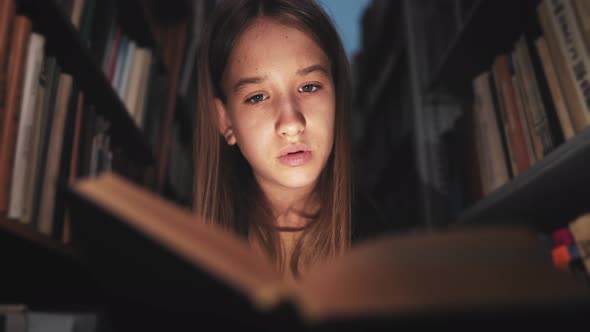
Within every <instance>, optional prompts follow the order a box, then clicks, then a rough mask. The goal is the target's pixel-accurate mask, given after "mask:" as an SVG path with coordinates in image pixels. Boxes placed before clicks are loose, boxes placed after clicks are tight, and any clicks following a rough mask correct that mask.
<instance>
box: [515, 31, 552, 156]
mask: <svg viewBox="0 0 590 332" xmlns="http://www.w3.org/2000/svg"><path fill="white" fill-rule="evenodd" d="M516 52H517V54H518V59H519V62H520V69H521V70H522V73H523V76H522V78H523V80H522V83H523V88H524V92H525V95H526V98H527V100H528V102H529V111H530V114H529V115H530V119H531V120H532V121H531V123H530V124H531V127H530V129H531V131H532V132H533V133H534V134H535V135H534V136H535V137H536V138H537V143H536V147H537V150H539V151H538V159H541V158H543V157H544V156H546V155H547V154H548V153H550V152H551V151H553V149H554V148H555V139H554V138H553V134H552V133H551V128H550V126H549V119H548V116H547V110H546V107H545V105H544V104H543V100H542V98H541V94H540V92H539V82H540V81H541V79H542V78H541V77H537V75H536V74H535V71H534V69H533V60H532V57H531V54H530V53H529V47H528V45H527V41H526V39H525V38H524V36H523V37H522V38H520V40H519V42H518V43H517V45H516Z"/></svg>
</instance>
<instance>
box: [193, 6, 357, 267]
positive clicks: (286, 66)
mask: <svg viewBox="0 0 590 332" xmlns="http://www.w3.org/2000/svg"><path fill="white" fill-rule="evenodd" d="M198 71H199V72H198V75H199V82H198V84H199V85H198V89H199V101H198V107H199V108H198V115H197V126H196V134H195V137H196V144H195V167H196V170H195V171H196V173H195V192H194V194H195V195H194V196H195V201H194V210H195V212H196V213H197V214H198V215H199V216H202V217H204V218H205V220H212V221H215V222H217V223H219V224H221V225H222V226H224V227H226V228H228V229H230V230H233V231H235V232H237V233H239V234H242V235H243V236H244V237H246V238H247V239H248V241H249V242H250V243H251V244H252V246H253V247H254V248H256V249H257V250H259V251H260V252H261V253H263V254H266V255H268V256H270V258H271V259H272V260H273V261H274V262H275V263H276V266H277V269H279V270H280V271H283V272H284V273H285V274H286V276H287V277H297V276H298V275H299V274H300V273H302V272H304V271H305V270H306V269H308V268H309V267H310V266H311V265H313V264H314V263H317V262H319V261H322V260H326V259H330V258H333V257H335V256H338V255H340V254H342V253H343V252H344V251H345V250H346V249H347V248H348V247H349V246H350V241H351V240H350V238H351V235H350V233H351V222H350V219H351V217H350V216H351V169H350V167H351V166H350V140H349V134H350V128H349V126H350V114H349V111H350V106H349V77H348V63H347V59H346V56H345V53H344V50H343V47H342V44H341V42H340V38H339V36H338V34H337V32H336V30H335V29H334V27H333V25H332V24H331V22H330V20H329V19H328V17H327V16H326V14H325V13H324V12H323V10H322V9H321V8H320V7H319V6H318V5H317V4H316V3H314V2H313V0H235V1H234V0H232V1H225V2H223V3H222V4H220V5H218V7H217V8H216V10H215V11H214V13H213V15H212V17H210V21H209V27H208V31H207V32H206V34H205V36H204V38H203V40H202V45H201V48H200V55H199V67H198Z"/></svg>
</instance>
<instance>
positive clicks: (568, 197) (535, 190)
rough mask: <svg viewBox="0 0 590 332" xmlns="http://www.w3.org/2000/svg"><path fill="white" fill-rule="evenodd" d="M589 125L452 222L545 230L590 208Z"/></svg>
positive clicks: (560, 224)
mask: <svg viewBox="0 0 590 332" xmlns="http://www.w3.org/2000/svg"><path fill="white" fill-rule="evenodd" d="M588 155H590V128H587V129H585V130H584V131H582V132H580V133H579V134H577V135H576V136H575V137H573V138H572V139H570V140H569V141H566V142H565V143H563V144H562V145H560V146H559V147H558V148H557V149H556V150H554V151H553V152H551V153H550V154H549V155H547V156H546V157H545V158H543V159H542V160H540V161H538V162H537V163H536V164H535V165H533V166H532V167H531V168H529V169H528V170H527V171H526V172H524V173H523V174H521V175H519V176H517V177H515V178H513V179H512V180H510V181H509V182H508V183H506V184H504V185H503V186H502V187H500V188H498V189H497V190H495V191H494V192H492V193H490V194H488V195H487V196H486V197H484V198H483V199H482V200H481V201H479V202H478V203H476V204H475V205H474V206H472V207H470V208H468V209H466V210H465V211H464V212H463V213H461V215H460V216H459V218H458V220H457V221H456V223H455V224H453V225H455V226H456V225H464V224H478V223H499V222H502V223H526V224H532V225H534V226H535V227H537V228H538V229H539V230H542V231H551V230H554V229H556V228H558V227H560V226H563V225H566V224H567V223H568V222H569V221H571V220H572V219H573V218H575V217H576V216H577V215H579V214H581V213H582V212H586V211H590V204H589V203H588V197H590V172H588V169H589V168H590V159H589V158H588Z"/></svg>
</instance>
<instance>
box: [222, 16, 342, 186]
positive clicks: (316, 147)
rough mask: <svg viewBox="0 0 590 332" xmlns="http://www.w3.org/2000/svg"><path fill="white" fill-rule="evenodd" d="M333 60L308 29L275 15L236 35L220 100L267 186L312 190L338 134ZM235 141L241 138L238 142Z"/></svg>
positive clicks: (225, 123)
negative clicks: (237, 37) (222, 96)
mask: <svg viewBox="0 0 590 332" xmlns="http://www.w3.org/2000/svg"><path fill="white" fill-rule="evenodd" d="M330 68H331V66H330V61H329V59H328V57H327V56H326V54H325V53H324V52H323V51H322V50H321V49H320V47H319V46H318V45H317V44H316V43H315V42H314V41H313V40H312V39H311V38H310V37H309V36H308V35H307V34H306V33H304V32H303V31H301V30H298V29H296V28H294V27H290V26H287V25H284V24H281V23H279V22H277V21H275V20H272V19H269V18H260V19H257V20H256V21H255V22H253V23H252V24H251V25H250V26H249V28H247V29H246V30H245V31H244V32H243V34H242V35H241V37H240V38H239V39H238V41H237V43H236V45H235V46H234V49H233V51H232V54H231V55H230V58H229V59H228V64H227V67H226V71H225V73H224V77H223V89H224V91H225V94H226V96H227V100H226V103H225V104H224V103H223V102H221V101H220V100H219V99H216V100H215V105H216V108H217V112H218V116H219V120H220V121H219V123H220V130H221V133H222V135H224V136H226V137H228V136H227V134H228V130H229V133H230V135H229V137H230V139H229V142H230V143H233V142H237V144H238V146H239V148H240V150H241V152H242V154H243V155H244V157H245V158H246V159H247V160H248V162H249V163H250V165H251V166H252V169H253V171H254V175H255V177H256V180H257V182H258V184H259V185H260V186H261V188H262V189H263V190H265V191H266V190H271V191H272V192H276V191H275V190H276V189H279V190H280V189H281V188H300V189H306V188H307V189H311V188H312V187H313V185H315V183H316V181H317V179H318V177H319V175H320V172H321V171H322V169H323V168H324V166H325V165H326V163H327V160H328V157H329V155H330V152H331V151H332V144H333V140H334V114H335V109H336V99H335V91H334V83H333V80H332V73H331V71H330ZM234 140H235V141H234Z"/></svg>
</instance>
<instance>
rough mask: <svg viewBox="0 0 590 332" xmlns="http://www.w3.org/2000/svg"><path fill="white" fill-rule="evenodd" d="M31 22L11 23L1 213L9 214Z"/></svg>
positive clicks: (0, 131) (0, 150)
mask: <svg viewBox="0 0 590 332" xmlns="http://www.w3.org/2000/svg"><path fill="white" fill-rule="evenodd" d="M31 28H32V24H31V21H30V20H29V19H28V18H26V17H24V16H16V17H15V20H14V27H13V34H12V41H11V47H10V66H9V69H8V81H7V85H6V87H7V88H6V105H5V108H4V114H2V115H3V121H2V128H0V135H1V137H2V138H1V139H0V142H1V143H2V144H0V213H7V212H8V204H9V201H10V182H11V179H12V176H11V175H12V165H13V162H14V150H15V145H16V134H17V128H18V122H19V110H20V109H19V105H20V101H21V93H22V91H21V90H22V81H23V72H24V63H25V56H26V54H27V50H26V48H27V44H28V40H29V36H30V35H31Z"/></svg>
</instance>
